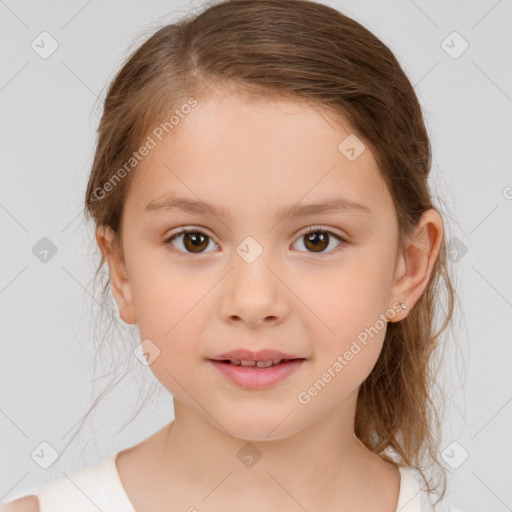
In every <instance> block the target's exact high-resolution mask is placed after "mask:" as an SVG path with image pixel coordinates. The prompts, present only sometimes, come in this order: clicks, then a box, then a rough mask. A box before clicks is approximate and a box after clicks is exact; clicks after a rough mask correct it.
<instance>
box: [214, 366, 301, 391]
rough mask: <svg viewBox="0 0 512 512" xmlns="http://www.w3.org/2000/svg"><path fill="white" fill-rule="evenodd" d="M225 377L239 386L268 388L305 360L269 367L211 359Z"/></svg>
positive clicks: (289, 373)
mask: <svg viewBox="0 0 512 512" xmlns="http://www.w3.org/2000/svg"><path fill="white" fill-rule="evenodd" d="M209 362H210V363H211V364H212V365H213V366H215V368H217V369H218V370H219V371H220V372H221V373H222V374H223V375H224V376H225V377H227V378H228V379H229V380H230V381H231V382H234V383H235V384H237V385H238V386H241V387H243V388H246V389H262V388H268V387H270V386H273V385H274V384H277V383H278V382H280V381H282V380H284V379H285V378H286V377H288V376H289V375H291V374H292V373H293V372H294V371H296V370H297V369H298V368H299V367H300V366H301V365H302V363H303V362H304V359H293V360H291V361H288V362H286V363H281V364H278V365H276V366H269V367H268V368H258V367H256V366H236V365H234V364H231V363H222V362H220V361H214V360H212V359H209Z"/></svg>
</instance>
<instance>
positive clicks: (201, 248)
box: [164, 226, 346, 256]
mask: <svg viewBox="0 0 512 512" xmlns="http://www.w3.org/2000/svg"><path fill="white" fill-rule="evenodd" d="M180 237H183V239H182V240H181V243H180V245H181V246H182V247H176V245H174V242H175V241H176V240H180ZM303 238H304V239H305V243H304V247H306V249H307V250H308V252H313V253H325V252H334V250H330V251H326V250H325V249H326V248H327V247H329V245H331V241H332V239H335V240H337V241H338V245H337V246H336V247H339V246H340V245H342V244H343V243H344V242H346V240H345V238H344V237H342V236H341V235H339V234H337V233H335V232H334V231H332V230H330V229H326V228H324V227H322V226H311V227H309V228H308V229H307V230H306V231H305V232H303V233H302V234H301V235H300V237H299V240H302V239H303ZM208 240H210V241H211V242H212V243H213V244H214V245H215V246H217V247H218V245H217V244H216V243H215V242H213V240H212V239H211V237H209V236H208V235H207V234H205V233H203V232H202V231H199V230H198V229H192V228H188V229H182V230H180V231H178V232H177V233H174V234H173V235H172V236H170V237H169V238H167V239H166V240H165V241H164V245H172V246H173V247H175V248H177V250H176V251H174V250H173V252H176V253H177V254H178V255H179V256H187V255H190V254H202V253H204V252H210V251H206V250H205V249H206V248H208V246H209V245H210V243H209V242H208ZM296 243H297V242H296ZM171 250H172V249H171Z"/></svg>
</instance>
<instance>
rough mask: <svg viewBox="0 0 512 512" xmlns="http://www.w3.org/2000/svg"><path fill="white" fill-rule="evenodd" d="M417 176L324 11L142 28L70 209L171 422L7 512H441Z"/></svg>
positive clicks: (373, 70) (372, 88)
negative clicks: (91, 241)
mask: <svg viewBox="0 0 512 512" xmlns="http://www.w3.org/2000/svg"><path fill="white" fill-rule="evenodd" d="M430 164H431V150H430V145H429V139H428V136H427V131H426V128H425V125H424V122H423V118H422V112H421V109H420V106H419V103H418V99H417V97H416V95H415V92H414V90H413V87H412V86H411V83H410V82H409V80H408V79H407V77H406V75H405V74H404V72H403V70H402V69H401V67H400V65H399V64H398V62H397V60H396V58H395V57H394V55H393V54H392V53H391V51H390V50H389V49H388V48H387V47H386V46H385V45H384V44H383V43H382V42H381V41H380V40H379V39H377V38H376V37H375V36H374V35H373V34H371V33H370V32H369V31H368V30H366V29H365V28H364V27H363V26H361V25H360V24H359V23H357V22H355V21H354V20H352V19H350V18H348V17H346V16H344V15H343V14H341V13H340V12H338V11H336V10H334V9H333V8H330V7H327V6H325V5H322V4H319V3H315V2H310V1H306V0H293V1H290V0H287V1H284V0H256V1H255V0H233V1H224V2H220V3H216V4H215V5H213V6H211V7H209V8H207V9H205V10H204V11H203V12H201V13H200V14H199V15H197V16H194V17H188V18H186V19H184V20H182V21H181V22H179V23H176V24H172V25H168V26H165V27H163V28H161V29H160V30H158V31H157V32H156V33H155V34H154V35H153V36H152V37H150V38H149V39H148V40H147V41H146V42H145V43H144V44H143V45H142V46H141V47H140V48H139V49H137V51H135V53H134V54H133V55H132V56H131V57H130V58H129V60H128V61H127V62H126V63H125V64H124V66H123V67H122V69H121V70H120V72H119V73H118V75H117V76H116V77H115V79H114V80H113V83H112V84H111V86H110V88H109V90H108V94H107V97H106V100H105V106H104V112H103V117H102V119H101V124H100V127H99V136H98V144H97V149H96V154H95V158H94V163H93V168H92V172H91V175H90V179H89V183H88V187H87V192H86V207H87V212H88V214H89V216H90V217H92V219H93V220H94V223H95V227H96V240H97V242H98V245H99V248H100V249H101V256H102V259H101V262H100V268H101V266H102V265H103V263H107V264H108V269H109V281H108V284H109V285H110V286H111V290H112V292H113V295H114V297H115V300H116V302H117V306H118V308H119V314H120V316H121V318H122V319H123V321H124V322H126V323H128V324H134V325H137V328H138V330H139V335H140V341H141V351H142V354H143V358H142V359H143V360H144V362H145V364H147V365H148V366H149V367H150V369H151V371H152V372H153V373H154V375H155V376H156V378H157V379H158V380H159V381H160V383H161V384H162V386H163V387H164V388H165V389H167V390H168V391H169V392H170V393H171V394H172V396H173V400H174V409H175V418H174V419H173V420H172V421H171V422H170V423H169V424H168V425H166V426H165V427H164V428H162V429H161V430H159V431H158V432H156V433H155V434H153V435H152V436H151V437H149V438H148V439H145V440H143V441H142V442H140V443H139V444H137V445H134V446H131V447H129V448H127V449H125V450H122V451H120V452H118V453H114V454H112V455H111V456H110V457H107V458H105V459H103V460H101V461H100V462H98V463H97V464H95V465H93V466H89V467H87V468H84V469H82V470H80V471H77V472H75V473H73V474H71V475H68V476H63V477H62V478H58V479H56V480H53V481H51V482H49V483H47V484H44V485H42V486H40V487H38V488H37V489H35V490H34V491H33V493H32V495H30V496H27V497H25V498H23V499H20V500H17V501H14V502H12V503H10V504H7V505H5V507H6V508H5V510H30V511H36V510H40V511H41V512H61V511H66V512H70V511H75V510H76V511H81V512H84V511H89V510H95V511H96V510H104V511H108V512H114V511H115V512H117V511H119V512H121V511H125V512H126V511H137V512H146V511H147V512H149V511H159V512H164V511H189V512H192V511H200V512H203V511H204V512H206V511H219V510H222V511H223V512H229V511H233V510H239V509H240V508H241V507H243V508H245V509H249V510H253V511H260V510H270V511H273V510H286V511H290V512H292V511H304V510H306V511H346V512H349V511H358V512H370V511H372V512H375V511H377V510H378V511H379V512H395V511H401V512H406V511H407V512H419V511H426V510H438V511H441V510H446V508H443V506H442V504H441V500H442V498H443V496H444V494H445V490H446V481H445V480H446V475H445V467H444V466H443V464H442V461H441V460H440V458H439V456H438V453H439V452H440V449H441V448H443V447H442V446H440V435H439V433H440V422H439V419H438V416H437V411H436V409H435V408H434V403H433V400H432V394H431V393H432V387H433V385H434V378H435V376H434V372H433V365H432V362H433V358H434V356H435V355H436V353H437V349H438V347H439V345H440V341H441V338H440V335H441V333H442V332H443V331H444V330H445V328H446V327H447V326H448V325H449V322H450V320H451V317H452V313H453V304H454V292H453V288H452V284H451V279H450V274H449V271H448V267H447V259H446V252H445V233H444V229H443V220H442V217H441V215H440V213H439V212H438V210H437V209H436V208H435V207H434V205H433V203H432V198H431V194H430V191H429V184H428V176H429V170H430ZM100 268H99V269H100ZM99 269H98V271H99ZM443 288H444V290H445V291H446V292H447V297H448V301H447V307H446V311H445V312H444V313H443V312H440V309H441V300H440V299H441V292H442V291H443ZM435 316H440V317H441V319H442V322H441V324H442V325H441V326H440V327H439V328H438V329H437V330H436V325H435V322H434V317H435ZM429 471H431V472H433V473H436V475H437V480H434V481H432V480H431V479H429V478H428V477H427V473H428V472H429ZM418 475H419V476H418ZM420 481H422V482H423V483H424V484H425V485H422V486H421V487H420ZM439 488H441V492H440V493H439V492H438V490H439ZM435 494H437V495H438V499H437V500H434V499H433V498H434V497H435V496H434V495H435Z"/></svg>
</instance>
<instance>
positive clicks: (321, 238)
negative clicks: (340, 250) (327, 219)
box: [299, 226, 346, 253]
mask: <svg viewBox="0 0 512 512" xmlns="http://www.w3.org/2000/svg"><path fill="white" fill-rule="evenodd" d="M303 238H304V239H305V243H304V244H303V245H304V246H305V247H306V248H307V249H308V251H309V250H310V252H313V253H324V252H334V251H333V250H331V251H325V249H326V248H327V247H329V245H330V242H331V240H332V239H333V238H334V239H335V240H337V241H338V245H337V246H336V247H339V246H340V245H342V244H343V243H344V242H346V240H345V238H343V237H342V236H341V235H339V234H337V233H334V232H333V231H331V230H330V229H325V228H323V227H322V226H311V227H309V228H308V229H307V230H306V231H305V232H303V233H302V234H301V235H300V237H299V240H302V239H303Z"/></svg>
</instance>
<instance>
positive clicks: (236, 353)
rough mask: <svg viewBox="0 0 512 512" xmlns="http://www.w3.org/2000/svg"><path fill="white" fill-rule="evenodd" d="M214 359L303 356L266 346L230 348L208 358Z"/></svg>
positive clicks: (245, 359)
mask: <svg viewBox="0 0 512 512" xmlns="http://www.w3.org/2000/svg"><path fill="white" fill-rule="evenodd" d="M210 359H212V360H214V361H223V360H226V359H239V360H240V361H270V360H271V359H304V358H303V357H300V356H297V355H294V354H285V353H283V352H279V351H278V350H271V349H268V348H265V349H262V350H258V351H257V352H254V351H253V350H248V349H245V348H239V349H236V350H230V351H229V352H223V353H222V354H218V355H216V356H215V357H212V358H210Z"/></svg>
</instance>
